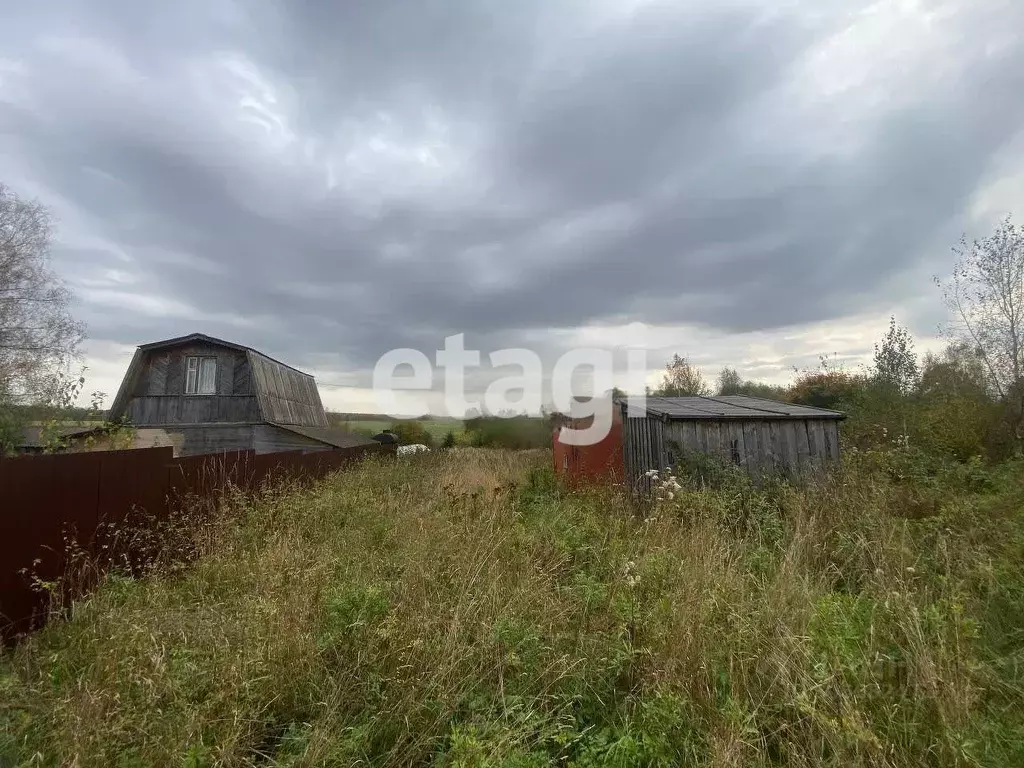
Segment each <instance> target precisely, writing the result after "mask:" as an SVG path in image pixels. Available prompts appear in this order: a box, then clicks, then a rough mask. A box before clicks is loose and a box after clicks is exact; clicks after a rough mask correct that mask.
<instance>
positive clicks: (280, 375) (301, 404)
mask: <svg viewBox="0 0 1024 768" xmlns="http://www.w3.org/2000/svg"><path fill="white" fill-rule="evenodd" d="M249 364H250V366H251V369H252V377H253V379H254V381H255V384H256V391H257V393H258V394H259V404H260V408H261V410H262V411H263V418H264V420H265V421H272V422H277V423H279V424H296V425H301V426H306V427H326V426H328V422H327V414H326V413H325V412H324V406H323V403H322V402H321V400H320V393H319V392H318V391H317V389H316V384H315V382H314V381H313V378H312V377H311V376H307V375H305V374H303V373H300V372H299V371H296V370H294V369H292V368H289V367H287V366H285V365H282V364H281V363H277V362H275V361H273V360H271V359H270V358H268V357H266V356H264V355H261V354H259V353H258V352H250V353H249Z"/></svg>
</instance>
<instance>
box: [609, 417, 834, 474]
mask: <svg viewBox="0 0 1024 768" xmlns="http://www.w3.org/2000/svg"><path fill="white" fill-rule="evenodd" d="M625 421H626V428H625V429H624V431H623V434H624V445H623V448H624V454H625V461H626V472H627V477H628V478H632V479H633V480H634V481H635V480H636V479H637V478H640V477H641V476H642V475H643V473H644V472H646V471H647V470H648V469H655V468H657V469H664V468H665V467H668V466H674V465H675V464H676V462H678V461H679V460H680V459H682V458H683V457H684V456H685V455H686V454H687V453H694V452H698V453H705V454H709V455H711V456H715V457H717V458H719V459H720V460H722V461H725V462H730V463H735V464H738V465H739V466H741V467H743V469H745V470H746V471H747V472H748V473H749V474H750V475H752V476H755V477H757V476H761V475H767V474H782V475H787V476H790V477H796V476H800V475H805V474H814V473H817V472H820V471H821V470H822V469H823V468H824V467H826V466H827V465H829V464H832V463H835V462H838V461H839V423H838V421H836V420H834V419H758V420H753V419H752V420H741V419H724V420H721V421H716V420H712V419H692V420H673V421H667V422H663V421H662V420H661V419H656V418H626V419H625Z"/></svg>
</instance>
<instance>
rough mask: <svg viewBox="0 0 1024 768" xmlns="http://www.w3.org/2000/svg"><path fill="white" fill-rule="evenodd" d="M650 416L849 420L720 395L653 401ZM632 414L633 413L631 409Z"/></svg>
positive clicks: (648, 403) (805, 408) (833, 413)
mask: <svg viewBox="0 0 1024 768" xmlns="http://www.w3.org/2000/svg"><path fill="white" fill-rule="evenodd" d="M644 409H645V410H646V412H647V416H654V417H661V418H664V419H670V420H673V421H675V420H679V421H684V420H689V419H713V420H719V419H739V420H744V419H758V420H774V419H845V418H846V414H845V413H842V412H840V411H831V410H828V409H826V408H814V407H812V406H809V405H796V404H795V403H782V402H779V401H778V400H767V399H765V398H763V397H748V396H746V395H719V396H718V397H699V396H698V397H652V396H648V397H647V398H646V402H645V405H644ZM631 410H632V409H631Z"/></svg>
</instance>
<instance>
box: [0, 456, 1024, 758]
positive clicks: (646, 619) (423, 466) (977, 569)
mask: <svg viewBox="0 0 1024 768" xmlns="http://www.w3.org/2000/svg"><path fill="white" fill-rule="evenodd" d="M549 461H550V454H548V453H547V452H544V451H540V452H521V453H515V452H502V451H487V450H472V449H462V450H457V451H454V452H451V453H448V454H436V455H422V456H417V457H414V458H412V459H410V460H407V461H403V462H398V463H394V462H392V463H368V464H365V465H362V466H360V467H357V468H354V469H352V470H350V471H346V472H343V473H340V474H338V475H336V476H334V477H333V478H331V479H329V480H328V481H325V482H323V483H321V484H320V485H318V486H316V487H315V488H314V489H312V490H297V489H280V490H279V491H277V492H276V493H273V494H270V495H268V496H266V497H264V498H261V499H259V500H256V501H248V502H246V501H243V500H235V501H234V502H233V503H232V505H231V506H230V508H229V509H227V510H225V511H224V514H222V515H220V516H217V517H215V518H212V519H210V520H209V522H208V524H207V525H206V526H201V527H199V528H197V529H196V530H195V531H194V532H193V533H194V541H193V544H191V545H190V546H189V547H188V549H189V551H190V553H191V555H196V554H198V559H195V560H194V562H192V563H191V565H190V566H189V567H187V568H173V567H170V566H168V567H167V568H160V569H158V570H157V571H156V572H155V573H153V574H151V575H150V576H148V577H146V578H143V579H129V578H124V577H121V578H119V577H117V576H112V577H110V578H108V579H107V581H106V582H105V583H104V584H103V586H102V588H101V589H100V590H99V591H97V592H96V593H95V594H94V595H93V596H92V597H91V598H90V599H88V600H86V601H82V602H80V603H78V604H76V605H75V607H74V610H73V614H72V616H71V617H70V618H69V619H68V620H65V621H59V622H55V623H54V624H53V625H52V626H50V627H48V628H47V629H46V630H44V631H43V632H41V633H40V634H39V635H37V636H36V637H33V638H32V639H30V640H29V641H28V642H27V643H25V644H23V645H22V646H21V647H19V648H18V649H16V650H15V651H14V652H13V653H11V654H9V655H8V656H7V657H6V658H5V659H4V660H3V662H2V665H0V670H2V673H0V701H2V702H3V704H2V705H0V707H2V709H0V724H2V725H3V730H4V733H5V736H4V737H3V738H2V740H0V756H6V757H8V758H9V759H10V760H11V761H13V762H14V764H20V763H26V764H32V763H33V762H34V763H35V764H43V765H59V764H64V765H80V766H91V765H97V766H107V765H118V766H129V765H140V766H141V765H191V766H206V765H225V766H227V765H278V766H285V765H288V766H314V765H394V766H406V765H432V764H436V765H462V766H470V765H494V766H498V765H503V766H504V765H509V766H542V765H573V766H579V767H581V768H582V767H583V766H607V765H611V766H615V765H619V766H634V765H691V764H698V765H721V766H730V765H735V766H749V765H754V766H756V765H806V766H811V765H843V766H851V765H872V766H875V765H961V764H962V765H975V764H986V765H1011V764H1024V717H1022V712H1021V701H1022V699H1021V676H1020V661H1021V658H1022V649H1024V634H1022V628H1024V606H1022V602H1021V596H1022V595H1024V576H1022V574H1021V567H1022V562H1024V560H1022V555H1024V525H1022V522H1024V520H1022V513H1021V504H1020V502H1021V501H1022V500H1024V484H1022V483H1021V482H1020V481H1019V480H1018V477H1019V467H1010V466H1007V467H1005V468H1003V469H1002V470H998V471H990V470H986V469H984V468H981V467H977V466H974V467H967V468H963V467H940V468H938V469H936V468H935V467H922V466H917V465H916V464H914V463H913V462H914V459H913V458H912V457H911V458H909V459H908V458H907V457H904V456H896V455H888V454H884V455H869V456H864V457H853V459H852V460H851V461H850V462H849V466H848V468H847V469H846V470H845V471H844V472H843V473H842V474H841V475H839V476H837V477H835V478H833V479H831V480H830V481H828V482H823V483H821V484H819V485H817V486H815V487H811V488H804V489H794V488H790V487H788V486H785V485H777V486H772V487H767V488H753V487H751V486H750V485H749V484H747V483H746V482H745V481H744V480H743V479H742V478H738V477H725V478H722V479H721V481H720V482H719V483H718V485H717V487H714V488H702V489H698V488H689V489H686V490H684V491H683V492H682V493H680V494H677V495H676V496H675V498H673V499H672V500H671V501H665V502H659V503H658V504H657V505H656V506H654V507H652V508H649V509H636V508H634V507H632V506H631V505H629V504H628V503H627V501H626V499H624V498H623V497H622V496H621V495H619V494H618V493H617V492H616V491H615V490H614V489H598V490H593V491H577V492H569V491H566V490H563V489H561V488H559V487H558V486H557V485H556V484H555V483H554V482H553V479H552V478H551V476H550V473H549V472H548V470H547V467H548V463H549ZM901 462H902V463H901ZM907 462H910V464H909V465H907ZM905 465H906V466H905ZM173 560H174V558H173V557H170V558H168V557H165V558H164V560H162V561H161V562H166V563H168V564H170V563H173ZM0 762H2V760H0Z"/></svg>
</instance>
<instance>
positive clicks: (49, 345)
mask: <svg viewBox="0 0 1024 768" xmlns="http://www.w3.org/2000/svg"><path fill="white" fill-rule="evenodd" d="M52 236H53V221H52V218H51V216H50V212H49V211H48V210H47V209H46V207H45V206H43V205H42V204H41V203H39V202H38V201H34V200H25V199H23V198H20V197H18V195H16V194H15V193H14V192H12V191H11V190H10V189H9V188H8V187H6V186H4V185H2V184H0V400H4V401H7V402H8V403H12V402H32V401H38V400H45V399H49V398H51V396H52V395H53V392H52V391H51V390H52V389H53V387H54V386H56V385H57V384H56V382H57V376H56V374H57V373H59V372H61V371H64V370H66V369H67V366H68V365H69V364H70V363H71V362H72V361H73V360H74V359H75V357H76V356H77V353H78V347H79V344H80V343H81V341H82V338H83V337H84V327H83V325H82V324H81V323H80V322H78V321H76V320H75V319H74V318H73V317H72V315H71V312H70V304H71V291H70V290H69V289H68V288H67V286H66V285H64V283H63V282H62V281H61V280H60V279H59V278H58V277H57V275H56V274H55V273H54V271H53V269H52V268H51V266H50V259H49V253H50V242H51V239H52Z"/></svg>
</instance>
